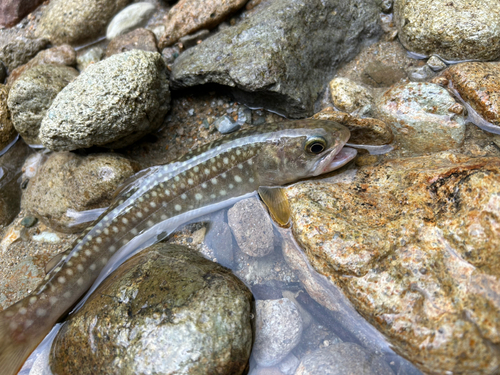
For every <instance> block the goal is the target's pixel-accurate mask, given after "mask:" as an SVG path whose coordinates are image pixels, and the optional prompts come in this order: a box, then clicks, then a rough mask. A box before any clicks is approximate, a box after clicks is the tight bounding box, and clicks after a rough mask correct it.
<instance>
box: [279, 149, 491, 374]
mask: <svg viewBox="0 0 500 375" xmlns="http://www.w3.org/2000/svg"><path fill="white" fill-rule="evenodd" d="M498 186H500V158H498V157H475V158H470V157H466V156H463V155H459V154H451V153H440V154H433V155H430V156H423V157H416V158H403V159H395V160H389V161H386V162H384V163H381V164H379V165H377V166H369V167H362V168H360V169H358V170H357V172H356V174H355V176H354V177H353V178H352V179H351V180H350V181H346V182H345V183H341V182H339V183H336V184H331V183H329V184H327V183H318V182H308V183H302V184H297V185H294V186H293V187H290V188H288V189H287V194H288V198H289V202H290V205H291V213H292V230H293V233H294V236H295V238H296V239H297V241H298V242H299V243H300V244H301V245H302V247H303V248H304V250H305V253H306V255H307V257H308V259H309V261H310V262H311V265H312V266H313V267H314V268H315V269H316V270H317V271H318V272H320V273H322V274H323V275H325V276H327V277H328V278H329V279H330V280H331V281H332V282H333V283H335V285H337V286H338V287H340V288H341V289H342V291H343V292H344V293H345V295H346V296H347V297H348V298H349V300H350V301H351V303H352V304H353V305H354V307H355V308H356V309H357V310H358V311H359V313H360V314H361V315H363V316H364V317H365V318H366V319H367V320H368V321H369V322H370V323H371V324H373V325H374V326H375V328H377V329H378V330H379V331H381V332H382V333H383V334H384V335H385V336H386V337H387V338H388V340H389V341H390V343H391V344H392V346H393V347H394V349H395V351H396V352H398V353H399V354H401V355H403V356H404V357H406V358H408V359H409V360H411V361H412V362H413V363H414V364H416V365H417V366H418V367H419V368H420V369H421V370H422V371H424V372H429V373H446V372H452V373H464V374H465V373H469V374H472V373H482V374H495V373H497V372H498V370H499V368H500V357H499V356H498V352H497V350H496V347H494V346H492V345H491V343H496V342H500V333H499V332H500V329H499V327H500V305H499V304H498V299H497V295H498V294H497V293H498V290H500V282H499V277H500V256H499V255H500V254H499V252H500V233H499V229H498V228H500V203H499V199H498V196H500V191H499V189H498ZM346 213H348V214H347V215H346Z"/></svg>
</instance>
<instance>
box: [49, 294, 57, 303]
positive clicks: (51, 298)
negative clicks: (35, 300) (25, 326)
mask: <svg viewBox="0 0 500 375" xmlns="http://www.w3.org/2000/svg"><path fill="white" fill-rule="evenodd" d="M57 301H58V299H57V297H54V296H52V297H50V298H49V302H50V304H51V305H54V304H56V303H57Z"/></svg>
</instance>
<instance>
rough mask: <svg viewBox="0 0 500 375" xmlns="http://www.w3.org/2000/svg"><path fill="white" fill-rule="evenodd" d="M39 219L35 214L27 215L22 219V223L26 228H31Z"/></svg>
mask: <svg viewBox="0 0 500 375" xmlns="http://www.w3.org/2000/svg"><path fill="white" fill-rule="evenodd" d="M37 221H38V219H37V218H36V217H34V216H26V217H25V218H23V219H22V220H21V225H22V226H23V227H25V228H31V227H32V226H33V225H35V224H36V223H37Z"/></svg>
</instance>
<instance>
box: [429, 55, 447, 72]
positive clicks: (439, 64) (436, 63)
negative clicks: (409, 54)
mask: <svg viewBox="0 0 500 375" xmlns="http://www.w3.org/2000/svg"><path fill="white" fill-rule="evenodd" d="M427 65H428V66H429V68H431V69H432V70H433V71H435V72H439V71H440V70H443V69H446V67H447V65H446V63H445V62H444V61H443V60H441V59H440V58H439V57H437V56H435V55H433V56H431V57H430V58H429V60H427Z"/></svg>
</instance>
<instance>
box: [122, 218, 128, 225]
mask: <svg viewBox="0 0 500 375" xmlns="http://www.w3.org/2000/svg"><path fill="white" fill-rule="evenodd" d="M122 223H123V224H125V225H127V224H128V219H127V218H126V217H124V218H123V219H122Z"/></svg>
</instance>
